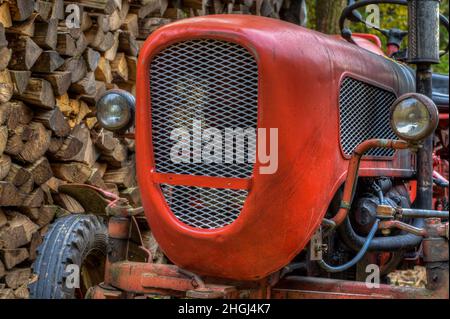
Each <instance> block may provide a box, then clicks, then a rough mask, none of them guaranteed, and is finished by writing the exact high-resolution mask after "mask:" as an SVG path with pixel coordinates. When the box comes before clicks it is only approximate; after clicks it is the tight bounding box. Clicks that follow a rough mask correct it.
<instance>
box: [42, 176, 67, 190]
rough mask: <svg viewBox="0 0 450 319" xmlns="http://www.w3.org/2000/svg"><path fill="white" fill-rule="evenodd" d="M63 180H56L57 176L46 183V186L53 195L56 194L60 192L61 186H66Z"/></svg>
mask: <svg viewBox="0 0 450 319" xmlns="http://www.w3.org/2000/svg"><path fill="white" fill-rule="evenodd" d="M65 183H66V182H64V181H63V180H61V179H59V178H56V177H55V176H53V177H51V178H50V179H49V180H48V181H46V182H45V184H44V185H45V186H47V187H48V188H49V190H50V192H51V193H52V194H56V193H58V192H59V189H58V188H59V186H60V185H63V184H65Z"/></svg>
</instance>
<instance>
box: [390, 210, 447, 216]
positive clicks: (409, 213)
mask: <svg viewBox="0 0 450 319" xmlns="http://www.w3.org/2000/svg"><path fill="white" fill-rule="evenodd" d="M397 211H398V213H399V215H400V216H401V217H413V218H430V217H436V218H448V211H442V210H431V209H410V208H398V209H397Z"/></svg>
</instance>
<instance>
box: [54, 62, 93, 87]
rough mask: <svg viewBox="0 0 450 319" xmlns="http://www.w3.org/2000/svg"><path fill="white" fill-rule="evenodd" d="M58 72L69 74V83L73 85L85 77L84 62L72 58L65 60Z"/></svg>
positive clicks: (85, 68)
mask: <svg viewBox="0 0 450 319" xmlns="http://www.w3.org/2000/svg"><path fill="white" fill-rule="evenodd" d="M59 70H60V71H67V72H71V75H72V78H71V82H72V83H75V82H78V81H80V80H81V79H82V78H84V77H85V76H86V72H87V67H86V62H84V59H83V58H81V57H72V58H69V59H66V61H65V62H64V64H63V65H62V66H61V67H60V68H59Z"/></svg>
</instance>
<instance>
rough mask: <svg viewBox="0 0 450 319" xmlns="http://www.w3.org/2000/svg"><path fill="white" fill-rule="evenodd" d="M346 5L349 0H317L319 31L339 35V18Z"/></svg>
mask: <svg viewBox="0 0 450 319" xmlns="http://www.w3.org/2000/svg"><path fill="white" fill-rule="evenodd" d="M346 4H347V0H317V2H316V24H317V30H318V31H320V32H323V33H327V34H338V33H339V32H340V31H339V17H340V16H341V12H342V10H343V9H344V8H345V6H346Z"/></svg>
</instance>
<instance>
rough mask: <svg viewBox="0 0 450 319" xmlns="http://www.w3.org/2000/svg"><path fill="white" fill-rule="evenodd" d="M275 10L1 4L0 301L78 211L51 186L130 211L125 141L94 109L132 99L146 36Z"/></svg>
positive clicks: (131, 186) (195, 0)
mask: <svg viewBox="0 0 450 319" xmlns="http://www.w3.org/2000/svg"><path fill="white" fill-rule="evenodd" d="M292 1H294V0H292ZM283 2H284V3H285V4H286V3H288V5H287V7H289V3H290V2H291V1H286V0H257V1H253V0H224V1H222V0H184V1H176V0H70V1H63V0H0V299H2V298H27V297H28V290H27V284H28V282H29V280H30V276H31V269H30V266H31V264H32V262H33V260H34V259H35V258H36V247H37V246H38V245H39V244H40V242H41V240H42V236H43V235H44V234H45V232H46V230H47V227H48V225H49V224H50V223H51V222H52V220H53V219H54V218H56V217H60V216H64V215H66V214H77V213H83V212H84V209H83V207H81V205H80V204H79V203H78V202H77V201H76V200H75V199H74V198H72V197H70V196H68V195H66V194H61V193H59V192H58V186H59V185H61V184H64V183H87V184H90V185H94V186H98V187H100V188H103V189H106V190H109V191H112V192H115V193H121V194H122V195H124V196H127V197H128V198H131V199H133V200H134V202H135V204H136V205H138V204H139V196H138V194H139V191H138V189H137V187H136V180H135V165H134V141H133V140H129V139H125V138H117V137H115V136H113V134H112V133H110V132H106V131H103V130H101V129H100V127H99V126H98V124H97V120H96V117H95V103H96V101H97V100H98V98H99V97H100V96H101V95H102V94H103V93H104V92H105V91H106V90H108V89H113V88H121V89H125V90H127V91H129V92H131V93H134V91H135V81H136V61H137V56H138V52H139V49H140V47H141V46H142V44H143V42H144V40H145V39H146V38H147V37H148V35H149V34H150V33H152V32H153V31H154V30H156V29H157V28H158V27H160V26H162V25H164V24H167V23H169V22H172V21H174V20H176V19H180V18H186V17H191V16H198V15H204V14H210V13H247V14H248V13H250V14H260V15H264V16H271V17H278V15H279V12H280V10H281V4H282V3H283ZM71 4H76V5H77V8H79V15H78V16H79V19H76V17H77V16H76V15H75V16H73V15H72V13H73V12H74V11H73V10H72V11H71V10H70V8H69V5H71Z"/></svg>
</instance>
